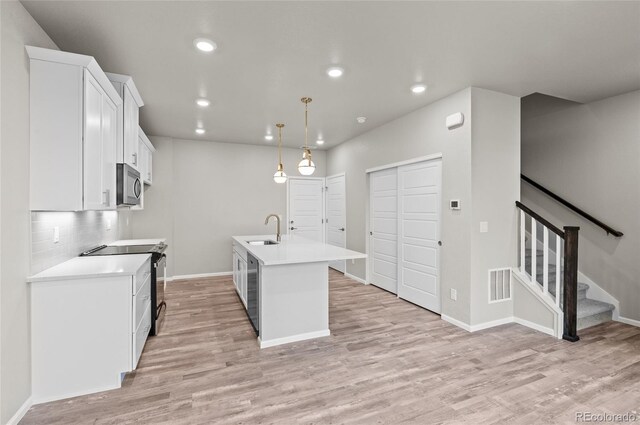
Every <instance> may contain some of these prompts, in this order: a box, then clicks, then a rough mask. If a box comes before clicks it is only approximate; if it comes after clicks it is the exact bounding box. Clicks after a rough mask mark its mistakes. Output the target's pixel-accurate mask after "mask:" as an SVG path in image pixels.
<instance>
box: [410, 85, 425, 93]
mask: <svg viewBox="0 0 640 425" xmlns="http://www.w3.org/2000/svg"><path fill="white" fill-rule="evenodd" d="M426 89H427V86H426V85H424V84H414V85H412V86H411V91H412V92H414V93H415V94H420V93H424V91H425V90H426Z"/></svg>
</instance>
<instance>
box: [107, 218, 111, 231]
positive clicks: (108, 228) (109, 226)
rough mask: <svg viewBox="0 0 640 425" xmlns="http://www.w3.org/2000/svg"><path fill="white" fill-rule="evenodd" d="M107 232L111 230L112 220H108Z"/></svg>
mask: <svg viewBox="0 0 640 425" xmlns="http://www.w3.org/2000/svg"><path fill="white" fill-rule="evenodd" d="M107 230H111V220H110V219H107Z"/></svg>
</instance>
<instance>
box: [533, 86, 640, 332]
mask: <svg viewBox="0 0 640 425" xmlns="http://www.w3.org/2000/svg"><path fill="white" fill-rule="evenodd" d="M536 97H537V98H536ZM536 97H532V98H524V99H523V103H522V170H523V174H525V175H526V176H528V177H530V178H532V179H533V180H535V181H537V182H538V183H540V184H542V185H543V186H545V187H547V188H549V189H550V190H551V191H553V192H555V193H557V194H558V195H560V196H562V197H563V198H565V199H567V200H568V201H569V202H572V203H573V204H575V205H577V206H578V207H580V208H582V209H583V210H584V211H586V212H588V213H589V214H591V215H593V216H594V217H596V218H598V219H600V220H601V221H603V222H605V223H607V224H609V225H610V226H612V227H614V228H616V229H618V230H621V231H622V232H623V233H624V236H623V237H621V238H615V237H613V236H610V235H609V236H607V234H606V233H605V231H604V230H602V229H600V228H599V227H596V226H595V225H593V224H592V223H591V222H589V221H587V220H585V219H583V218H581V217H580V216H578V215H577V214H574V213H573V212H571V211H569V210H568V209H567V208H565V207H563V206H561V205H560V204H558V203H557V202H556V201H553V200H552V199H550V198H548V197H547V196H546V195H544V194H542V193H540V192H539V191H537V190H536V189H534V188H532V187H531V186H529V185H528V184H526V183H524V182H523V183H522V200H523V203H525V204H526V205H527V206H529V207H531V208H532V209H533V210H534V211H536V212H538V213H539V214H541V215H542V216H544V217H545V218H547V219H549V220H550V221H551V222H552V223H554V224H556V225H557V226H560V227H561V226H565V225H567V226H568V225H577V226H580V243H579V265H578V267H579V269H580V271H581V272H583V273H584V274H585V275H587V276H588V277H589V278H590V279H592V280H593V281H594V282H596V283H597V284H598V285H599V286H600V287H601V288H603V289H604V290H606V291H607V292H609V293H610V294H611V295H613V296H614V297H615V298H617V299H618V300H619V301H620V315H621V316H623V317H627V318H630V319H635V320H640V278H639V276H640V261H638V258H639V257H638V253H639V252H640V213H639V211H640V91H634V92H631V93H626V94H623V95H619V96H614V97H610V98H607V99H603V100H599V101H597V102H592V103H588V104H584V105H580V104H575V103H572V102H567V101H563V100H561V99H555V98H547V99H546V102H545V101H541V99H540V98H539V97H540V95H538V96H536ZM543 100H544V99H543Z"/></svg>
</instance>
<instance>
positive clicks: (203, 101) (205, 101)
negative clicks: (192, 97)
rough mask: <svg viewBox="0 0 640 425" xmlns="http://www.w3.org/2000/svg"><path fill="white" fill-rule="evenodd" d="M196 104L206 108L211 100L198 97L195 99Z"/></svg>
mask: <svg viewBox="0 0 640 425" xmlns="http://www.w3.org/2000/svg"><path fill="white" fill-rule="evenodd" d="M196 104H197V105H198V106H202V107H203V108H206V107H207V106H209V105H210V104H211V102H209V99H204V98H200V99H198V100H196Z"/></svg>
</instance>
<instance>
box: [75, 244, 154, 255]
mask: <svg viewBox="0 0 640 425" xmlns="http://www.w3.org/2000/svg"><path fill="white" fill-rule="evenodd" d="M165 249H166V245H164V244H159V245H125V246H107V245H102V246H98V247H96V248H93V249H90V250H88V251H85V252H83V253H82V254H80V256H81V257H85V256H89V255H125V254H161V253H162V252H164V250H165Z"/></svg>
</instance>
